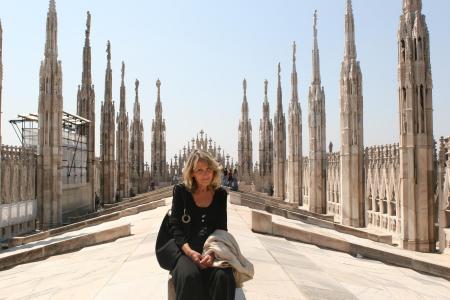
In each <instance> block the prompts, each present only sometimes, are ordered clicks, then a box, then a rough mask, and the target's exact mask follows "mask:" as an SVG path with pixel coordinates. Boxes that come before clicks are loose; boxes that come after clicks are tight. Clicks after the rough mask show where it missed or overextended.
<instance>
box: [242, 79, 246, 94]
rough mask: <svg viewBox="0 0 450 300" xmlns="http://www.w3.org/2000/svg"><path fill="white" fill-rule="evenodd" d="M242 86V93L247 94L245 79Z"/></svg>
mask: <svg viewBox="0 0 450 300" xmlns="http://www.w3.org/2000/svg"><path fill="white" fill-rule="evenodd" d="M242 86H243V87H244V95H247V80H245V78H244V81H243V82H242Z"/></svg>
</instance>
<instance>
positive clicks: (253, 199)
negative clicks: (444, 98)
mask: <svg viewBox="0 0 450 300" xmlns="http://www.w3.org/2000/svg"><path fill="white" fill-rule="evenodd" d="M229 194H230V202H231V203H233V204H237V205H244V206H247V207H249V208H251V209H258V210H262V211H266V212H268V213H271V214H274V215H278V216H282V217H284V218H287V219H291V220H296V221H301V222H305V223H308V224H313V225H316V226H319V227H323V228H328V229H333V230H336V231H338V232H342V233H346V234H351V235H354V236H357V237H360V238H365V239H368V240H372V241H376V242H380V243H384V244H388V245H392V235H391V234H389V233H383V232H379V231H372V230H370V229H366V228H355V227H350V226H345V225H342V224H339V223H335V222H334V216H333V215H324V214H318V213H313V212H310V211H307V210H304V209H301V208H298V207H295V205H293V204H291V203H286V202H283V201H282V200H280V199H277V198H273V197H270V196H267V195H258V194H256V193H254V192H253V193H239V192H229Z"/></svg>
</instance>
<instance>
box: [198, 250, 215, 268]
mask: <svg viewBox="0 0 450 300" xmlns="http://www.w3.org/2000/svg"><path fill="white" fill-rule="evenodd" d="M213 262H214V253H210V254H206V255H205V256H203V259H202V260H201V261H200V265H201V266H202V267H203V268H202V269H206V268H210V267H212V264H213Z"/></svg>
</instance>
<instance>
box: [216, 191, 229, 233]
mask: <svg viewBox="0 0 450 300" xmlns="http://www.w3.org/2000/svg"><path fill="white" fill-rule="evenodd" d="M218 193H220V194H219V197H218V198H217V200H219V213H218V216H217V229H222V230H226V231H228V226H227V196H228V193H227V191H226V190H225V189H223V188H220V190H219V191H218Z"/></svg>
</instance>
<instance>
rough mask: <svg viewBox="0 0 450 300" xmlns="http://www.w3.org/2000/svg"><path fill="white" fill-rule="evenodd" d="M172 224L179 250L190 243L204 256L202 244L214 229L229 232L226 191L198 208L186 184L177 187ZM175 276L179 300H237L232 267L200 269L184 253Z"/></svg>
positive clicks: (192, 247)
mask: <svg viewBox="0 0 450 300" xmlns="http://www.w3.org/2000/svg"><path fill="white" fill-rule="evenodd" d="M184 209H186V213H187V214H188V215H189V216H190V217H191V221H190V223H189V225H187V226H186V225H185V224H183V223H182V222H181V217H182V216H183V212H184ZM169 223H170V230H171V232H172V234H173V236H174V239H175V243H176V244H177V245H178V247H180V249H181V247H182V246H183V245H184V244H185V243H189V246H190V247H191V249H192V250H195V251H197V252H199V253H202V251H203V244H204V243H205V241H206V239H207V238H208V236H209V235H210V234H211V233H213V232H214V230H216V229H222V230H227V191H226V190H225V189H223V188H218V189H217V190H216V191H215V193H214V195H213V200H212V202H211V204H210V205H209V206H208V207H198V206H197V205H196V204H195V201H194V198H193V195H192V194H191V193H190V192H189V191H188V190H187V189H186V187H185V186H184V185H183V184H179V185H177V186H175V188H174V194H173V200H172V213H171V216H170V219H169ZM172 277H173V281H174V285H175V293H176V299H177V300H188V299H189V300H191V299H199V300H201V299H205V300H206V299H213V300H219V299H223V300H234V294H235V289H236V283H235V280H234V276H233V271H232V269H231V268H227V269H220V268H208V269H204V270H201V269H200V268H198V267H197V265H196V264H195V263H194V262H193V261H192V260H191V259H190V258H189V257H187V256H185V255H184V254H183V255H182V256H181V257H180V258H179V259H178V261H177V263H176V264H175V267H174V268H173V270H172Z"/></svg>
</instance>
